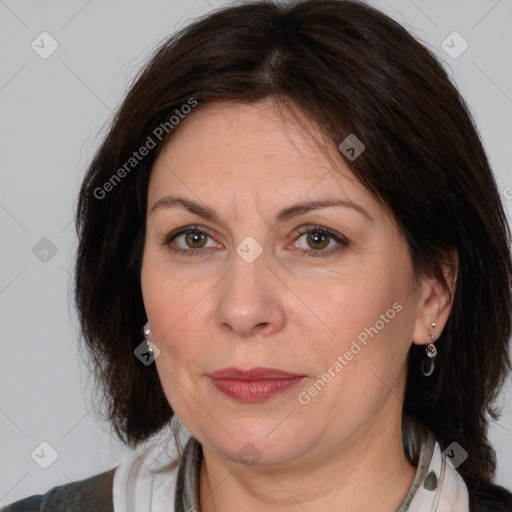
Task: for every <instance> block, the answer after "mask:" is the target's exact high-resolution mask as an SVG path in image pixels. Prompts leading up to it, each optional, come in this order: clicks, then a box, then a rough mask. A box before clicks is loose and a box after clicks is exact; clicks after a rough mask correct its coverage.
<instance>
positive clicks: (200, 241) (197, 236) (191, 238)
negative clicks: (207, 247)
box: [185, 231, 208, 249]
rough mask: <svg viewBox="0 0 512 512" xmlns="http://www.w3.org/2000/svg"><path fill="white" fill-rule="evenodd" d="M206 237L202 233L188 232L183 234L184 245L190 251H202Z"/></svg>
mask: <svg viewBox="0 0 512 512" xmlns="http://www.w3.org/2000/svg"><path fill="white" fill-rule="evenodd" d="M207 237H208V235H207V234H206V233H203V232H202V231H190V232H188V233H186V234H185V243H186V244H187V246H188V247H190V248H191V249H202V248H203V247H204V243H205V241H206V238H207Z"/></svg>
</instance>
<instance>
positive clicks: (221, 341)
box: [141, 102, 434, 464]
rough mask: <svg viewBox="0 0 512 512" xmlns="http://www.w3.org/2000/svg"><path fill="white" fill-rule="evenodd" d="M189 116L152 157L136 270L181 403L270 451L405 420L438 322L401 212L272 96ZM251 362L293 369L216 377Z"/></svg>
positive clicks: (228, 443) (239, 456)
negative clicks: (414, 371) (411, 352)
mask: <svg viewBox="0 0 512 512" xmlns="http://www.w3.org/2000/svg"><path fill="white" fill-rule="evenodd" d="M304 122H306V120H305V121H304ZM182 123H183V125H182V126H180V127H179V128H180V129H179V131H178V132H177V133H176V135H175V136H174V137H173V138H172V139H171V140H170V141H169V143H168V144H167V145H166V147H165V148H164V150H163V151H162V153H161V154H160V155H159V157H158V159H157V160H156V162H155V165H154V167H153V171H152V175H151V180H150V184H149V191H148V212H147V230H146V240H145V248H144V258H143V266H142V275H141V282H142V292H143V297H144V304H145V308H146V313H147V317H148V320H149V323H150V327H151V333H152V336H151V337H152V339H153V341H154V343H155V345H156V346H157V347H158V349H159V350H160V355H159V356H158V357H157V359H156V361H155V364H156V367H157V371H158V375H159V378H160V380H161V383H162V386H163V389H164V391H165V394H166V396H167V399H168V401H169V404H170V406H171V407H172V409H173V410H174V411H175V413H176V414H177V416H178V417H179V418H180V419H181V421H182V422H183V423H184V424H185V426H186V427H187V429H188V430H189V431H190V432H191V434H192V435H194V436H195V437H196V438H197V439H198V440H199V441H200V442H201V443H202V444H203V445H204V446H205V447H207V448H208V449H209V450H210V451H214V452H215V453H217V454H218V455H222V456H224V457H227V458H228V459H232V460H243V461H253V462H257V461H259V462H260V463H268V464H282V463H286V462H291V461H294V460H296V461H298V460H299V458H300V460H305V461H307V460H310V461H311V460H313V459H314V458H315V457H321V458H323V459H324V460H325V457H328V456H334V455H335V454H336V455H337V454H339V453H340V451H342V450H343V449H344V448H345V447H347V446H349V445H350V444H351V443H354V442H355V441H356V440H358V439H359V440H361V439H363V438H364V439H368V437H365V436H370V438H371V436H372V435H373V434H375V435H377V433H379V432H382V431H384V430H386V429H391V430H393V431H397V432H398V431H399V430H397V426H398V428H399V425H400V414H401V409H402V402H403V392H404V387H405V377H406V357H407V353H408V349H409V347H410V344H411V340H412V339H413V338H414V337H416V339H417V340H418V342H422V343H423V342H425V341H426V340H427V339H428V338H427V333H426V329H427V327H428V325H429V324H428V325H427V324H426V323H425V317H422V314H421V310H422V304H421V302H422V301H421V298H420V297H419V295H418V294H417V291H418V290H417V289H414V288H413V280H412V267H411V261H410V258H409V254H408V251H407V246H406V243H405V239H404V238H403V237H402V236H401V234H400V233H399V230H398V228H397V225H396V224H395V222H394V221H393V220H392V218H390V217H389V216H388V215H387V214H385V213H384V211H383V210H381V208H380V207H379V205H378V204H377V203H376V201H375V200H374V199H373V198H372V197H371V196H370V194H369V193H368V192H367V191H365V190H364V188H363V187H362V185H361V184H360V183H359V182H358V181H357V180H356V179H355V178H354V176H353V175H352V174H351V172H350V171H349V170H348V168H347V167H346V166H345V164H344V161H343V158H344V157H342V156H341V155H340V154H336V150H335V149H332V152H333V155H334V157H335V158H336V159H337V161H338V164H337V168H334V167H333V164H332V161H331V160H329V158H328V157H327V156H326V155H325V150H322V149H320V147H318V146H317V145H316V144H315V142H314V141H313V139H312V138H311V137H310V136H309V135H308V134H307V133H305V132H304V131H303V129H302V128H301V126H300V125H299V124H297V122H296V121H294V120H293V119H292V118H291V117H289V118H287V120H284V119H283V118H282V117H281V116H279V114H278V113H276V111H275V110H274V108H273V106H272V104H271V103H268V102H264V103H260V104H258V105H240V104H233V103H224V104H210V105H207V106H204V107H198V108H197V109H196V111H194V113H193V114H191V115H190V116H189V117H188V118H187V119H186V120H185V121H182ZM308 128H309V129H310V130H313V133H318V132H315V131H314V130H316V128H314V127H313V125H312V123H310V124H309V125H308ZM171 196H172V200H173V202H172V203H171V199H167V200H164V201H162V199H163V198H166V197H167V198H169V197H171ZM177 199H179V201H178V200H177ZM160 201H162V202H160ZM157 202H160V203H159V206H157V207H156V208H154V209H153V207H154V206H155V204H156V203H157ZM335 202H338V203H340V205H338V206H336V205H333V203H335ZM322 203H324V204H322ZM327 203H329V204H330V205H329V206H326V205H327ZM349 203H350V204H349ZM185 205H188V208H187V207H186V206H185ZM300 205H306V206H300ZM308 205H309V206H308ZM283 212H284V213H283ZM322 230H328V232H329V233H332V234H328V233H325V232H323V231H322ZM178 231H179V233H178V234H176V236H174V237H170V236H169V235H172V234H173V233H177V232H178ZM307 231H310V233H309V234H308V233H307ZM170 238H172V239H170ZM169 239H170V240H169ZM165 240H168V241H169V243H168V244H167V245H166V244H165V243H164V242H165ZM420 295H421V294H420ZM429 320H430V321H432V320H434V318H429ZM424 340H425V341H424ZM255 367H265V368H272V369H278V370H281V371H284V372H289V373H290V374H293V375H297V376H299V377H296V378H294V379H291V378H290V379H282V378H281V379H277V378H275V377H276V375H272V374H265V373H263V374H259V375H253V376H252V377H251V376H246V377H247V378H248V379H249V380H246V381H240V377H239V378H238V379H233V377H234V376H233V375H231V376H230V375H228V377H231V379H229V378H228V379H217V380H215V379H214V378H212V377H211V375H212V374H213V372H216V371H218V370H220V369H226V368H228V369H229V368H238V369H241V370H248V369H251V368H255ZM235 377H236V375H235ZM264 377H266V379H264ZM278 377H282V375H278Z"/></svg>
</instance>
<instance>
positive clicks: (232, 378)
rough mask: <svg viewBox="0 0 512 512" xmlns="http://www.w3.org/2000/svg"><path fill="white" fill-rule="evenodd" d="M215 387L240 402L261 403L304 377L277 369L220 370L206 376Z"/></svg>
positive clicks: (294, 384)
mask: <svg viewBox="0 0 512 512" xmlns="http://www.w3.org/2000/svg"><path fill="white" fill-rule="evenodd" d="M208 377H210V379H211V381H212V383H213V384H214V385H215V387H216V388H217V389H218V390H219V391H222V392H223V393H225V394H226V395H228V396H230V397H231V398H234V399H236V400H240V401H242V402H263V401H264V400H268V399H269V398H272V397H273V396H275V395H277V394H279V393H283V392H285V391H287V390H288V389H290V388H292V387H294V386H296V385H297V384H298V383H299V382H300V381H302V379H303V378H304V377H305V375H300V374H294V373H289V372H285V371H283V370H279V369H277V368H264V367H256V368H250V369H248V370H240V369H239V368H222V369H221V370H217V371H215V372H212V373H210V374H208Z"/></svg>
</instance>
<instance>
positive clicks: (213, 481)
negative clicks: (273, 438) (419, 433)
mask: <svg viewBox="0 0 512 512" xmlns="http://www.w3.org/2000/svg"><path fill="white" fill-rule="evenodd" d="M385 409H387V408H386V407H384V408H383V410H382V412H383V413H386V412H387V413H389V410H387V411H386V410H385ZM384 418H386V416H384V417H383V418H376V420H377V421H374V422H373V426H372V427H370V428H368V429H367V430H366V431H365V432H364V433H362V434H360V435H358V436H357V438H356V439H354V440H352V439H351V440H350V442H347V443H346V444H347V446H346V447H343V448H340V449H338V450H331V451H330V452H329V453H324V454H323V456H321V457H320V456H319V457H317V460H311V459H310V460H308V461H307V463H303V462H302V461H298V460H295V461H293V463H290V464H289V465H288V466H286V467H284V466H279V467H276V466H270V465H266V466H260V465H258V464H256V465H255V466H251V467H247V466H244V465H242V464H239V463H236V462H232V461H226V460H225V459H223V458H219V457H216V456H215V454H214V453H213V452H211V451H210V450H208V449H205V447H204V446H203V463H202V465H201V472H200V483H199V487H200V509H201V512H221V511H222V512H235V511H236V512H238V511H240V510H244V511H247V512H259V511H261V510H265V511H268V512H292V511H293V512H296V511H297V510H299V508H298V507H302V508H303V509H304V510H323V511H324V512H331V511H333V512H334V511H339V510H340V509H342V510H343V511H344V512H362V511H367V510H379V511H380V512H395V511H396V510H397V508H398V507H399V505H400V503H401V502H402V500H403V498H404V497H405V495H406V494H407V491H408V489H409V487H410V486H411V484H412V481H413V479H414V475H415V472H416V469H415V468H414V467H413V466H412V465H411V464H410V462H409V461H408V459H407V458H406V456H405V453H404V450H403V442H402V430H401V419H400V416H399V415H398V420H399V421H396V422H394V423H393V424H389V416H387V419H384Z"/></svg>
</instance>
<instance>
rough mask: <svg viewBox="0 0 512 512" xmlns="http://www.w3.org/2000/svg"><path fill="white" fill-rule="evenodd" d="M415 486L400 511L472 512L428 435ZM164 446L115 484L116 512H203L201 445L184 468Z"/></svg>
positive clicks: (190, 451)
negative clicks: (200, 479)
mask: <svg viewBox="0 0 512 512" xmlns="http://www.w3.org/2000/svg"><path fill="white" fill-rule="evenodd" d="M426 432H427V436H426V437H425V438H423V439H422V442H421V448H420V452H419V455H418V464H417V467H416V473H415V476H414V479H413V482H412V484H411V486H410V488H409V491H408V492H407V494H406V496H405V497H404V499H403V501H402V503H401V505H400V506H399V508H398V509H397V512H469V497H468V491H467V487H466V484H465V482H464V480H463V479H462V477H461V476H460V475H459V473H458V472H457V470H456V469H455V468H454V466H453V465H452V463H451V461H450V460H449V459H447V458H446V457H445V456H443V455H442V453H441V448H440V446H439V443H438V442H437V441H436V439H435V436H434V434H433V433H432V432H430V431H428V430H426ZM175 459H176V455H175V454H173V453H169V452H168V450H167V447H166V446H165V445H163V444H162V443H159V444H157V445H154V446H151V447H149V448H146V449H145V450H144V451H142V452H141V453H135V454H130V455H129V456H127V457H125V459H123V461H122V462H121V464H120V465H119V466H118V467H117V469H116V472H115V474H114V481H113V503H114V510H115V512H200V506H199V474H200V468H201V460H202V447H201V444H200V443H199V442H198V441H197V440H196V439H195V438H194V437H192V436H190V437H189V438H188V441H187V442H186V445H185V448H184V451H183V456H182V458H181V460H180V463H179V464H177V463H175V462H174V461H175Z"/></svg>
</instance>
